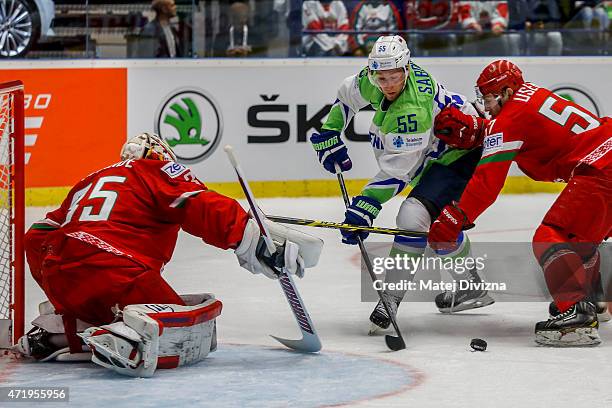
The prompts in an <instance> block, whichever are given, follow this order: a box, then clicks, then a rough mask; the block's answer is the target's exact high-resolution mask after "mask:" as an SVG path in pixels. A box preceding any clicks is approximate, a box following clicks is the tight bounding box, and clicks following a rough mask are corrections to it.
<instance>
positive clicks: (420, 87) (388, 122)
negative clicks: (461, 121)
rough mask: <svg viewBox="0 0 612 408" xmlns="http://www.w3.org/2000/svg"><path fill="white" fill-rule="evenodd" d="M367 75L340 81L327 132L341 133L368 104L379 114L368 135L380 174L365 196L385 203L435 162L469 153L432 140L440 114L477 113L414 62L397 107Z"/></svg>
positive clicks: (458, 95) (453, 159)
mask: <svg viewBox="0 0 612 408" xmlns="http://www.w3.org/2000/svg"><path fill="white" fill-rule="evenodd" d="M367 74H368V69H367V68H364V69H363V70H361V72H360V73H359V74H357V75H353V76H351V77H348V78H346V79H345V80H344V81H343V82H342V85H341V86H340V89H339V90H338V96H337V99H336V102H335V103H334V105H333V106H332V108H331V111H330V113H329V116H328V118H327V121H326V122H325V124H324V125H323V129H325V130H335V131H338V132H343V131H344V129H345V128H346V126H347V124H348V123H349V122H350V120H351V119H352V118H353V116H354V115H355V113H357V112H358V111H359V110H361V109H363V108H365V107H366V106H367V105H371V106H372V107H373V108H374V109H375V111H376V113H375V114H374V118H373V120H372V125H371V126H370V130H369V134H370V142H371V144H372V148H373V149H374V154H375V157H376V160H377V162H378V166H379V167H380V172H379V173H378V174H377V175H376V176H375V177H374V178H373V179H372V180H370V182H369V183H368V185H367V186H366V188H365V189H364V191H363V194H364V195H367V196H370V197H372V198H375V199H377V200H378V201H379V202H381V203H383V202H385V201H387V200H389V199H390V198H392V197H393V196H395V195H396V194H398V193H399V192H400V191H401V190H403V189H404V187H405V186H406V185H407V183H410V182H412V183H416V182H417V181H418V178H419V175H420V174H422V172H423V171H424V170H426V169H427V165H428V163H430V162H431V161H433V160H437V161H440V162H442V163H445V164H448V163H452V162H453V161H455V160H457V159H458V158H459V157H461V156H463V155H464V154H465V153H467V150H458V149H450V148H448V147H447V146H446V144H445V143H444V142H442V141H441V140H440V139H438V138H436V137H435V136H434V135H433V131H432V130H433V123H434V119H435V117H436V115H438V113H440V111H441V110H442V109H444V108H445V107H446V106H448V105H453V106H455V107H457V108H460V109H461V110H462V111H463V112H465V113H467V114H470V115H476V114H477V112H476V110H475V109H474V107H473V106H472V104H471V103H466V98H465V97H464V96H463V95H460V94H457V93H454V92H450V91H448V90H446V88H444V87H443V86H442V85H440V84H438V83H437V81H436V80H435V79H434V78H433V77H432V76H431V75H430V74H429V73H428V72H426V71H425V70H424V69H422V68H420V67H419V66H418V65H416V64H415V63H413V62H410V72H409V75H408V79H407V82H406V87H405V88H404V90H403V92H402V93H401V95H400V96H399V97H398V98H397V99H396V100H395V101H393V102H389V101H388V100H386V99H385V97H384V95H383V93H382V92H381V91H380V90H379V89H378V88H377V87H376V86H374V85H373V84H372V83H370V81H369V79H368V75H367Z"/></svg>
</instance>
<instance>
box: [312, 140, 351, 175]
mask: <svg viewBox="0 0 612 408" xmlns="http://www.w3.org/2000/svg"><path fill="white" fill-rule="evenodd" d="M310 143H312V147H313V148H314V149H315V152H317V156H318V157H319V162H320V163H321V164H322V165H323V167H324V168H325V170H327V171H329V172H330V173H332V174H336V168H335V164H336V163H338V164H339V165H340V169H341V170H342V171H348V170H350V169H351V168H352V167H353V163H352V162H351V159H350V158H349V155H348V149H347V148H346V146H345V145H344V142H343V141H342V139H340V132H336V131H335V130H324V131H323V132H321V134H319V133H313V134H312V136H310Z"/></svg>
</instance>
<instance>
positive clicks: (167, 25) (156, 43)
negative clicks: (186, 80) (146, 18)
mask: <svg viewBox="0 0 612 408" xmlns="http://www.w3.org/2000/svg"><path fill="white" fill-rule="evenodd" d="M151 8H152V9H153V11H154V12H155V18H154V19H153V20H152V21H150V22H149V23H148V24H147V25H146V26H144V27H143V29H142V31H141V33H140V38H139V56H141V57H154V58H175V57H182V56H183V52H182V49H181V44H180V41H179V36H178V32H177V30H176V28H174V27H173V25H172V24H171V19H173V18H174V17H176V4H175V3H174V0H153V2H152V3H151Z"/></svg>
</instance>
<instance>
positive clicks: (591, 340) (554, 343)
mask: <svg viewBox="0 0 612 408" xmlns="http://www.w3.org/2000/svg"><path fill="white" fill-rule="evenodd" d="M535 334H536V338H535V342H536V343H538V344H540V345H542V346H549V347H593V346H597V345H598V344H600V343H601V338H600V337H599V332H598V331H597V329H596V328H594V327H579V328H577V329H571V330H569V331H566V332H561V331H558V330H541V331H536V333H535Z"/></svg>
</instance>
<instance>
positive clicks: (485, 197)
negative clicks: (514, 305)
mask: <svg viewBox="0 0 612 408" xmlns="http://www.w3.org/2000/svg"><path fill="white" fill-rule="evenodd" d="M477 92H479V93H480V97H482V99H483V102H484V106H485V110H486V111H487V112H488V113H489V114H490V115H491V117H492V119H491V120H486V119H482V118H477V117H471V116H468V115H465V114H463V113H462V112H460V111H458V110H456V109H450V108H447V109H446V110H445V111H444V112H442V113H441V114H440V115H439V116H438V118H437V120H436V123H435V125H434V133H435V135H436V136H437V137H439V138H440V139H442V140H444V141H446V142H447V143H449V144H450V145H453V146H457V147H462V148H471V147H474V146H477V145H479V144H482V145H483V154H482V158H481V160H480V162H479V164H478V167H477V169H476V171H475V173H474V175H473V177H472V179H471V180H470V182H469V184H468V185H467V187H466V189H465V191H464V192H463V195H462V196H461V199H460V201H459V202H458V203H455V204H454V205H450V206H447V207H446V208H444V210H443V211H442V214H441V215H440V217H438V219H437V220H436V221H435V222H434V224H433V225H432V228H431V230H430V234H429V242H430V244H431V246H432V247H434V248H439V249H440V248H445V247H449V246H452V243H453V242H454V241H455V239H456V237H457V235H458V234H459V231H460V230H461V229H462V228H464V227H466V226H469V225H470V224H472V223H473V222H474V221H475V220H476V218H477V217H478V216H479V215H480V214H481V213H482V212H483V211H485V210H486V209H487V208H488V207H489V206H490V205H492V204H493V202H494V201H495V200H496V198H497V196H498V195H499V193H500V191H501V189H502V187H503V185H504V181H505V179H506V176H507V174H508V171H509V169H510V165H511V163H512V162H513V161H515V162H516V163H517V165H518V167H519V168H520V169H521V170H522V171H523V172H524V173H525V174H526V175H527V176H529V177H530V178H532V179H534V180H537V181H557V182H565V183H567V187H566V188H565V189H564V190H563V192H562V193H561V194H560V195H559V197H558V198H557V200H556V201H555V203H554V204H553V206H552V208H550V210H549V211H548V212H547V214H546V216H545V217H544V220H543V221H542V223H541V225H540V226H539V227H538V229H537V230H536V233H535V236H534V238H533V250H534V253H535V256H536V257H537V259H538V262H539V263H540V265H541V266H542V268H543V270H544V275H545V278H546V283H547V286H548V289H549V291H550V293H551V295H552V296H553V298H554V300H555V302H554V304H551V307H550V312H551V315H552V318H551V319H550V320H548V321H546V322H540V323H538V325H537V326H536V341H537V342H538V343H541V344H546V345H561V346H564V345H592V344H598V343H599V342H600V340H599V337H598V333H597V327H598V321H597V313H596V312H598V311H599V312H603V311H604V310H605V307H604V306H603V303H601V304H600V303H598V302H597V300H598V299H599V300H603V299H602V288H601V286H602V285H601V282H600V274H599V265H600V261H599V252H598V250H597V247H598V245H599V244H600V243H601V242H602V241H603V240H604V239H606V237H609V236H610V235H611V234H612V154H611V153H610V152H611V151H612V119H611V118H609V117H603V118H600V117H597V116H596V115H594V114H593V113H591V112H589V111H588V110H586V109H584V108H583V107H581V106H579V105H577V104H576V103H573V102H571V101H568V100H566V99H564V98H561V97H560V96H558V95H556V94H554V93H552V92H551V91H549V90H548V89H545V88H542V87H540V86H538V85H536V84H533V83H529V82H525V81H524V80H523V75H522V72H521V70H520V69H519V68H518V67H517V66H516V65H515V64H513V63H512V62H510V61H506V60H498V61H494V62H492V63H491V64H489V65H488V66H487V67H486V68H485V69H484V70H483V72H482V73H481V75H480V77H479V78H478V81H477ZM600 309H601V310H600Z"/></svg>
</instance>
